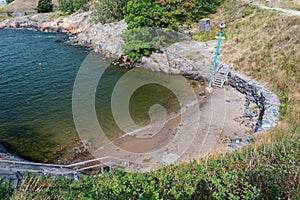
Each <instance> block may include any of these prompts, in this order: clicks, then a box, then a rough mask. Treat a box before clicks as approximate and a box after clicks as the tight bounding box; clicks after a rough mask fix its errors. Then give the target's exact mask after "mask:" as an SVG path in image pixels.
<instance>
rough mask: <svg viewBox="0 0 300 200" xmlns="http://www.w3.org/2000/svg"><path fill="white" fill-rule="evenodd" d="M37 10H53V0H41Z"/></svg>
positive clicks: (45, 11)
mask: <svg viewBox="0 0 300 200" xmlns="http://www.w3.org/2000/svg"><path fill="white" fill-rule="evenodd" d="M37 11H38V12H39V13H48V12H52V11H53V4H52V0H39V1H38V6H37Z"/></svg>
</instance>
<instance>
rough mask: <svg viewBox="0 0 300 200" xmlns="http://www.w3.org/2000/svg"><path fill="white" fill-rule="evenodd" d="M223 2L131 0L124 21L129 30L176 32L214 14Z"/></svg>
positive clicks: (220, 0) (217, 0)
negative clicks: (167, 29)
mask: <svg viewBox="0 0 300 200" xmlns="http://www.w3.org/2000/svg"><path fill="white" fill-rule="evenodd" d="M222 1H223V0H187V1H186V0H154V1H146V0H142V1H141V0H131V1H129V2H128V4H127V13H128V15H126V17H125V20H126V22H127V23H128V28H129V29H134V28H141V27H159V28H170V29H173V30H178V27H180V26H182V25H183V24H184V23H192V22H198V21H199V19H201V18H203V17H206V16H207V15H208V14H210V13H214V12H216V9H217V7H218V6H219V5H220V4H221V2H222Z"/></svg>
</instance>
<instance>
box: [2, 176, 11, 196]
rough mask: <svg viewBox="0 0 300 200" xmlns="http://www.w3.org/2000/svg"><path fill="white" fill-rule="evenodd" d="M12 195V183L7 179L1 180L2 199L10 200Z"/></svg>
mask: <svg viewBox="0 0 300 200" xmlns="http://www.w3.org/2000/svg"><path fill="white" fill-rule="evenodd" d="M12 193H13V189H12V186H11V182H10V181H7V180H6V179H0V199H2V200H6V199H10V198H9V197H10V196H11V195H12Z"/></svg>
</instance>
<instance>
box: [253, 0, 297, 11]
mask: <svg viewBox="0 0 300 200" xmlns="http://www.w3.org/2000/svg"><path fill="white" fill-rule="evenodd" d="M249 2H250V1H249ZM254 2H255V3H260V4H262V5H265V6H269V7H279V8H284V9H292V10H300V1H299V0H254Z"/></svg>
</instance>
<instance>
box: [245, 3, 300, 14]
mask: <svg viewBox="0 0 300 200" xmlns="http://www.w3.org/2000/svg"><path fill="white" fill-rule="evenodd" d="M244 2H246V3H250V4H252V5H255V6H258V7H259V8H262V9H268V10H277V11H280V12H283V13H286V14H289V15H294V16H300V11H296V10H289V9H283V8H276V7H274V8H271V7H268V6H265V5H262V4H259V3H256V2H255V0H254V3H251V2H250V1H244Z"/></svg>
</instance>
